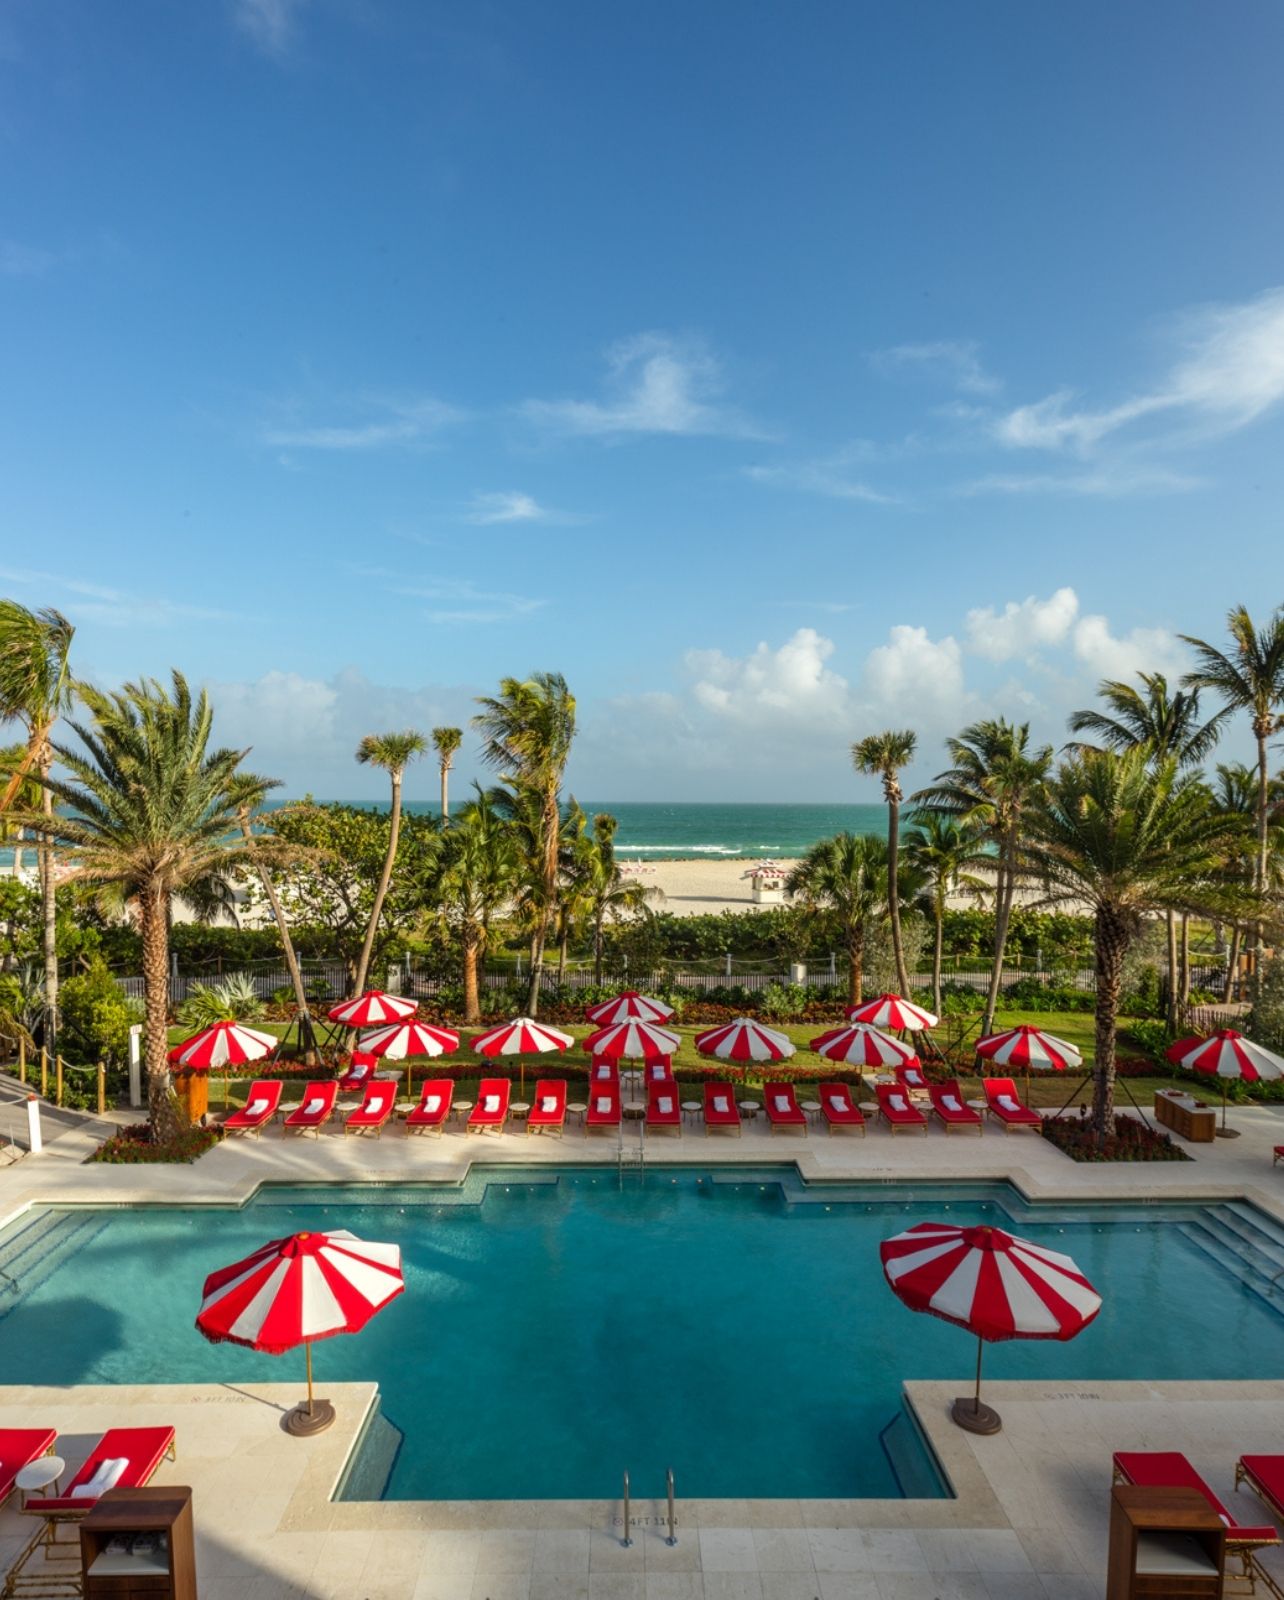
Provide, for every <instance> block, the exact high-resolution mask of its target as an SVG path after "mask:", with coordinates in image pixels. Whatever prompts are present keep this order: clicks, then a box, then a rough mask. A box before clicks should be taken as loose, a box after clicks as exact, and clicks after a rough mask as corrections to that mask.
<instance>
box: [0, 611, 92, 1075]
mask: <svg viewBox="0 0 1284 1600" xmlns="http://www.w3.org/2000/svg"><path fill="white" fill-rule="evenodd" d="M75 631H76V630H75V628H73V627H72V625H71V623H70V622H68V620H67V619H66V617H64V616H63V614H62V613H61V612H60V611H53V610H43V611H28V610H27V608H26V606H23V605H19V603H18V602H17V601H16V600H0V722H6V721H9V720H13V721H16V722H20V723H22V725H23V726H24V727H25V728H26V730H27V741H26V743H27V748H26V753H25V754H24V756H23V759H22V761H21V762H20V763H19V764H18V766H17V767H15V768H14V770H13V772H12V773H10V775H9V781H8V782H7V784H6V785H5V789H4V793H3V795H0V816H2V815H3V814H4V813H5V812H6V811H8V810H9V809H10V808H11V807H12V806H13V804H14V801H15V799H16V798H17V797H18V793H19V790H20V788H21V786H22V782H23V779H24V777H27V776H33V777H36V778H38V779H39V780H40V782H41V784H42V785H43V784H44V783H45V780H46V779H47V778H48V777H49V772H50V768H51V767H52V765H53V745H52V743H51V742H50V736H51V735H52V733H53V728H54V724H55V723H56V722H57V721H58V718H59V717H60V716H61V715H62V713H63V712H64V711H66V710H67V708H68V706H69V705H70V703H71V696H72V682H71V673H70V671H69V669H68V665H67V663H68V658H69V656H70V654H71V641H72V637H73V635H74V634H75ZM43 810H44V814H45V822H44V823H43V824H42V825H41V826H40V828H39V829H38V830H37V832H38V837H39V859H40V888H41V894H42V896H43V899H44V946H45V1043H46V1045H47V1046H48V1048H49V1052H50V1054H51V1055H52V1054H54V1053H55V1052H56V1051H57V1048H58V887H57V884H56V882H55V880H54V857H53V850H52V848H51V846H50V829H49V825H48V819H49V817H50V816H51V815H52V812H53V796H52V795H51V794H50V792H49V790H48V788H47V787H46V788H45V789H44V795H43Z"/></svg>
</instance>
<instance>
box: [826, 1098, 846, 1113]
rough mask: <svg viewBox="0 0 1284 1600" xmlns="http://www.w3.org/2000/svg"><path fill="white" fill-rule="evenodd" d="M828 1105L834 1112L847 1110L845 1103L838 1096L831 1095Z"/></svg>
mask: <svg viewBox="0 0 1284 1600" xmlns="http://www.w3.org/2000/svg"><path fill="white" fill-rule="evenodd" d="M829 1103H830V1105H831V1106H832V1107H833V1109H834V1110H835V1111H846V1110H847V1102H846V1100H844V1099H843V1097H842V1095H840V1094H831V1095H830V1097H829Z"/></svg>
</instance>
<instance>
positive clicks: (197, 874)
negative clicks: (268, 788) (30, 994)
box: [41, 672, 271, 1138]
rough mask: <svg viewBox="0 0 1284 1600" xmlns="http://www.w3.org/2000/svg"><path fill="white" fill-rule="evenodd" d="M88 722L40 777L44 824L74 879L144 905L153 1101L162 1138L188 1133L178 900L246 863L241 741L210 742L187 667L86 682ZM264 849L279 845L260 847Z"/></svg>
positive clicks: (208, 716)
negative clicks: (47, 809)
mask: <svg viewBox="0 0 1284 1600" xmlns="http://www.w3.org/2000/svg"><path fill="white" fill-rule="evenodd" d="M77 694H78V697H79V699H80V702H81V704H83V705H84V707H85V708H86V710H87V712H88V713H89V722H88V724H82V723H80V722H75V721H73V722H71V727H72V730H73V731H74V732H75V734H76V735H77V737H78V738H79V740H80V745H81V747H82V748H74V747H68V746H65V745H61V744H54V746H53V752H54V754H55V755H56V756H57V758H58V760H59V762H60V763H61V765H62V767H63V768H64V769H65V770H66V772H67V776H66V777H65V778H62V777H54V776H52V775H49V776H46V777H44V778H42V779H41V782H42V784H43V786H44V788H45V790H46V792H47V793H48V794H50V795H51V796H52V797H53V799H54V800H56V801H57V802H58V805H59V807H60V809H59V810H58V811H57V812H55V813H53V815H52V816H51V817H46V818H45V820H44V822H43V824H42V825H43V826H44V827H46V828H47V829H48V831H49V832H50V833H51V834H52V836H53V838H54V840H55V842H56V843H58V844H60V845H62V846H63V847H64V848H65V850H66V851H67V854H68V859H69V861H70V864H71V870H70V873H69V877H70V878H72V879H75V880H81V881H84V882H87V883H92V884H99V885H111V886H115V887H116V888H117V889H118V890H119V892H120V894H121V895H122V896H123V898H125V899H126V900H129V901H132V902H133V903H134V904H135V905H136V906H137V909H138V918H139V923H140V927H141V933H142V941H143V982H144V989H145V1002H146V1012H145V1015H146V1025H145V1040H146V1065H147V1100H148V1110H149V1115H150V1121H151V1126H152V1131H153V1135H154V1136H155V1137H158V1138H163V1137H167V1136H170V1135H172V1134H173V1133H175V1132H176V1131H177V1130H178V1125H179V1119H178V1114H177V1108H176V1102H175V1100H174V1094H173V1090H172V1088H171V1085H170V1076H169V1072H168V1069H167V1065H166V1045H167V1042H168V1040H167V1028H168V1011H169V922H170V903H171V901H172V899H173V897H174V896H175V895H176V894H180V893H182V892H183V891H184V890H186V889H187V888H188V887H189V886H191V885H193V884H199V883H202V882H208V881H209V880H210V879H212V878H216V877H218V876H220V875H222V874H225V873H226V872H228V871H230V870H232V869H233V868H235V867H236V866H238V865H240V864H243V863H244V862H245V861H246V857H247V852H246V846H245V844H244V841H243V839H242V838H241V836H240V828H239V826H238V822H237V806H238V803H239V794H238V791H237V788H236V781H235V780H236V777H237V768H238V766H239V764H240V762H241V758H242V756H243V755H244V751H240V750H226V749H222V750H211V749H210V728H211V723H212V721H213V712H212V710H211V707H210V703H209V700H208V698H207V696H206V694H205V692H204V690H202V691H201V693H200V694H199V695H198V696H197V697H196V698H195V699H193V697H192V694H191V691H190V689H189V688H188V685H187V680H186V679H185V678H184V677H183V675H182V673H180V672H175V673H174V674H173V680H172V686H171V687H170V688H169V689H168V690H167V689H166V688H164V687H163V686H162V685H161V684H159V683H156V682H153V681H151V680H144V681H143V682H142V683H139V684H126V686H125V687H124V688H123V689H122V690H120V691H119V692H117V693H113V694H104V693H102V691H100V690H98V689H94V688H91V687H90V686H89V685H87V684H78V685H77ZM258 848H259V849H262V850H264V852H265V854H266V853H268V852H270V848H271V847H270V846H259V847H258Z"/></svg>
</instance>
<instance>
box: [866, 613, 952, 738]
mask: <svg viewBox="0 0 1284 1600" xmlns="http://www.w3.org/2000/svg"><path fill="white" fill-rule="evenodd" d="M861 698H862V701H863V702H864V706H865V708H866V715H867V717H868V718H869V720H872V721H877V722H881V721H883V720H885V719H887V718H902V719H903V718H912V719H913V720H914V721H915V722H917V723H918V724H919V725H920V726H922V725H924V724H926V725H927V726H929V727H933V728H935V727H939V726H940V723H941V718H942V717H943V716H944V717H949V716H951V715H954V714H955V713H956V712H957V710H958V709H959V708H960V707H961V706H962V705H963V703H964V701H965V699H966V686H965V684H964V681H963V652H962V651H961V650H960V648H959V645H958V641H957V640H955V639H954V638H953V637H952V636H950V635H947V636H946V637H945V638H944V639H932V638H931V637H930V636H929V634H928V631H927V629H926V628H920V627H915V626H912V625H911V624H909V623H897V624H896V625H895V626H894V627H892V628H890V629H889V630H888V637H887V643H886V644H880V645H876V646H875V648H874V649H873V650H871V651H870V652H869V655H868V656H867V657H866V658H865V669H864V672H863V674H862V676H861Z"/></svg>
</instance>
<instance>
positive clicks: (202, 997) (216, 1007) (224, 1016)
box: [176, 972, 264, 1028]
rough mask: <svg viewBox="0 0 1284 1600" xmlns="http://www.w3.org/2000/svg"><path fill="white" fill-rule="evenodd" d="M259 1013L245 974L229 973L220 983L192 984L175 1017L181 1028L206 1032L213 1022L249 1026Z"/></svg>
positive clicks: (260, 1007) (251, 984)
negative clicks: (204, 1029) (240, 1023)
mask: <svg viewBox="0 0 1284 1600" xmlns="http://www.w3.org/2000/svg"><path fill="white" fill-rule="evenodd" d="M263 1009H264V1008H263V1002H262V1001H261V1000H260V999H259V995H258V990H257V989H256V988H255V987H254V980H253V978H251V977H250V975H249V973H248V972H233V973H231V974H229V976H228V977H226V978H224V979H223V980H222V982H221V983H196V984H193V985H192V988H191V991H190V993H189V994H188V996H187V999H186V1000H184V1001H183V1003H182V1005H180V1006H179V1007H178V1010H177V1013H176V1015H177V1017H178V1020H179V1021H180V1022H181V1023H182V1024H183V1026H184V1027H185V1028H208V1027H209V1026H210V1025H211V1024H212V1023H215V1022H253V1021H255V1020H256V1018H258V1017H261V1016H262V1015H263Z"/></svg>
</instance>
